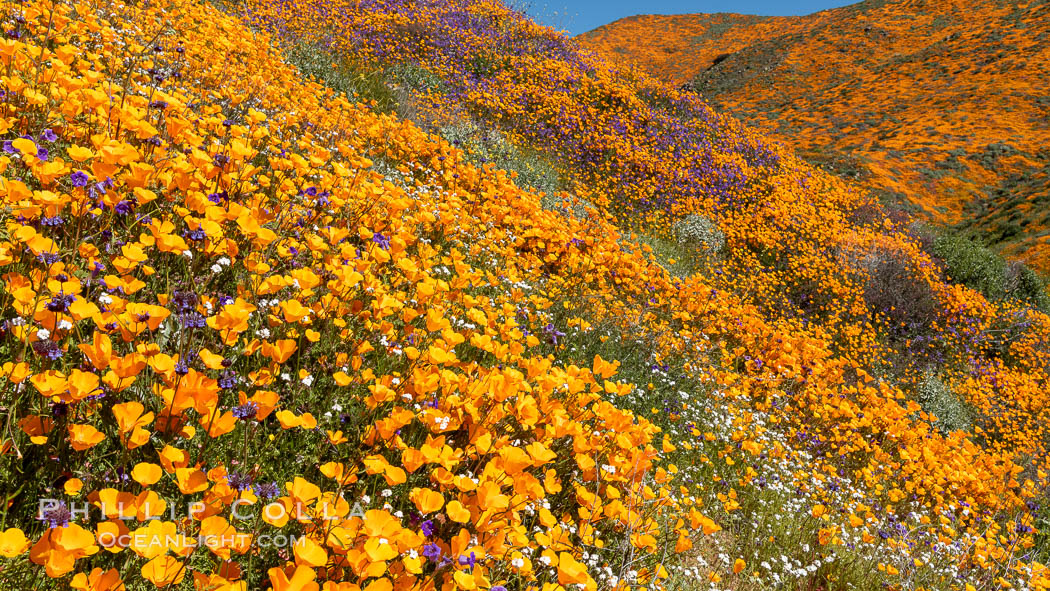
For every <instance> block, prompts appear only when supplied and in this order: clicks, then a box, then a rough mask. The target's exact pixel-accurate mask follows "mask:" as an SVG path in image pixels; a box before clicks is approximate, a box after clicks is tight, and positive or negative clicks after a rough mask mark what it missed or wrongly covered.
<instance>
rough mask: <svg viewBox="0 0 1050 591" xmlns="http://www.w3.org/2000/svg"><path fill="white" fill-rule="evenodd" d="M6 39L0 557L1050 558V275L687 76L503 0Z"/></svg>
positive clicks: (651, 561)
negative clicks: (914, 212)
mask: <svg viewBox="0 0 1050 591" xmlns="http://www.w3.org/2000/svg"><path fill="white" fill-rule="evenodd" d="M0 34H2V37H3V38H2V39H0V62H2V64H3V70H2V72H0V135H2V142H3V143H2V152H0V200H2V209H0V218H2V222H3V223H2V227H0V282H2V290H0V494H2V500H3V502H2V504H0V589H3V590H7V589H12V590H14V589H26V590H35V589H49V590H50V589H63V590H64V589H75V590H77V591H121V590H126V591H140V590H141V591H148V590H153V589H162V590H183V591H189V590H195V591H249V590H257V589H262V590H268V589H272V590H275V591H358V590H365V591H390V590H393V589H398V590H402V589H435V590H436V589H441V590H443V591H445V590H452V589H468V590H471V589H481V590H491V591H508V590H526V589H533V588H535V589H541V590H543V591H550V590H555V589H569V590H572V591H576V590H579V589H586V590H598V589H601V590H605V589H683V590H693V589H719V590H721V589H732V590H745V589H746V590H751V589H754V590H758V589H798V590H803V589H806V590H818V589H821V590H825V589H826V590H830V589H858V590H869V589H901V590H903V589H916V590H917V589H928V590H932V589H957V590H964V591H974V590H977V589H981V590H985V589H989V590H990V589H1047V588H1050V570H1047V567H1046V566H1045V564H1047V562H1048V560H1050V533H1044V532H1045V531H1046V532H1050V530H1047V529H1046V528H1050V495H1048V488H1047V474H1046V469H1047V466H1046V463H1047V451H1048V449H1047V448H1048V446H1050V424H1048V423H1047V421H1046V409H1047V406H1048V404H1050V384H1048V374H1050V316H1048V312H1050V305H1047V303H1046V298H1047V293H1046V290H1045V285H1044V284H1042V283H1039V282H1040V281H1041V279H1039V278H1038V277H1036V278H1034V279H1032V281H1033V282H1035V283H1032V285H1035V286H1036V287H1034V288H1033V289H1031V290H1029V292H1026V293H1028V294H1029V295H1028V296H1026V297H1020V296H1019V295H1018V294H1019V293H1020V292H1018V291H1016V290H1012V289H1006V288H1005V287H1004V288H1002V289H1001V290H1000V291H998V292H996V293H994V294H993V293H992V292H990V291H988V290H987V289H986V290H984V291H982V290H981V289H978V288H976V287H974V285H976V284H974V285H968V284H967V283H966V282H963V281H960V280H958V279H957V278H956V277H955V276H954V275H953V274H952V273H949V271H948V270H947V268H946V263H945V260H944V258H943V257H940V256H937V255H936V254H935V253H934V249H933V247H932V246H931V245H932V244H933V243H935V242H936V237H931V236H929V235H928V234H927V233H928V230H927V229H924V228H923V227H921V226H919V225H917V224H916V223H915V221H914V220H912V219H910V218H906V217H901V216H892V215H888V214H887V213H886V212H885V211H883V210H882V209H881V206H880V205H879V204H878V203H876V202H874V201H873V200H872V199H871V198H870V196H869V195H868V194H867V193H866V192H865V191H863V190H861V189H859V188H858V187H855V186H853V185H851V184H849V183H847V182H846V181H843V180H841V179H838V178H836V177H833V176H831V175H830V174H828V173H826V172H824V171H822V170H819V169H817V168H813V167H811V166H810V165H808V164H806V163H805V162H803V161H802V160H801V159H799V158H798V157H796V156H795V155H794V153H793V152H792V151H791V150H790V149H789V148H787V147H785V146H784V145H782V144H780V143H778V142H775V141H772V140H770V139H767V138H766V137H764V136H762V135H761V134H760V133H758V132H756V131H753V130H751V129H749V128H747V127H745V126H743V125H741V124H740V123H738V122H737V121H735V120H734V119H732V118H731V117H730V116H728V115H725V114H722V113H719V112H717V111H715V110H714V109H712V108H711V107H709V106H708V105H706V104H705V103H704V102H703V100H702V99H701V98H700V97H699V96H698V95H697V94H696V93H694V92H691V91H689V90H687V89H678V88H676V87H673V86H668V85H666V84H663V83H661V82H660V81H658V80H656V79H654V78H651V77H649V76H648V75H646V74H644V73H643V72H641V71H639V70H637V69H635V68H631V67H627V66H623V65H619V64H615V63H613V62H610V61H607V60H606V59H605V58H602V57H599V56H597V55H595V54H593V53H590V52H588V51H585V50H583V49H581V48H579V47H578V46H577V44H576V42H575V41H572V40H570V39H568V38H566V37H565V36H564V35H562V34H560V33H558V32H556V31H553V30H551V29H549V28H545V27H542V26H540V25H538V24H536V23H534V22H533V21H531V20H530V19H529V18H528V17H526V16H525V15H523V14H522V13H520V12H517V11H515V10H513V9H511V8H508V7H507V6H505V5H503V4H501V3H499V2H497V1H495V0H442V1H432V0H282V1H280V2H263V1H259V0H224V1H219V0H216V1H215V2H209V1H206V0H148V1H141V2H126V3H125V2H121V1H120V0H107V1H105V2H102V1H97V0H21V1H14V0H7V1H5V2H4V4H3V16H2V30H0ZM955 250H957V249H955ZM960 264H961V263H960ZM955 275H958V273H956V274H955ZM960 277H961V275H960ZM971 283H973V282H971ZM1004 285H1005V284H1004ZM1040 290H1041V291H1040Z"/></svg>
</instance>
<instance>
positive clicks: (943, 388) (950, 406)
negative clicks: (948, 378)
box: [915, 370, 974, 434]
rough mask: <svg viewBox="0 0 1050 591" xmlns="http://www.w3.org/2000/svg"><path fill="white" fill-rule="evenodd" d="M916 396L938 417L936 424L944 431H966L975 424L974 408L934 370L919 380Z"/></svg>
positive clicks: (930, 412)
mask: <svg viewBox="0 0 1050 591" xmlns="http://www.w3.org/2000/svg"><path fill="white" fill-rule="evenodd" d="M915 398H916V402H918V403H919V406H921V407H922V409H923V410H925V411H926V412H927V413H929V414H931V415H934V416H935V417H937V422H936V423H934V426H935V427H937V429H939V430H940V431H941V432H942V433H945V434H947V433H951V432H953V431H966V430H968V429H969V428H970V426H971V425H972V424H973V414H974V413H973V410H972V409H971V408H970V407H969V405H967V404H966V403H965V402H964V401H962V400H960V399H959V396H958V395H956V394H955V392H953V391H952V389H951V388H950V387H948V385H947V384H945V383H944V381H943V380H941V378H940V376H938V375H937V374H936V373H934V372H933V371H932V370H927V371H926V372H925V373H924V374H923V376H922V379H921V380H919V384H918V386H917V387H916V388H915Z"/></svg>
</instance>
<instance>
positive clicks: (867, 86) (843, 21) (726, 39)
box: [580, 0, 1050, 271]
mask: <svg viewBox="0 0 1050 591" xmlns="http://www.w3.org/2000/svg"><path fill="white" fill-rule="evenodd" d="M580 41H581V42H582V43H583V44H584V45H585V46H588V47H590V48H594V49H598V50H601V51H603V52H605V53H607V54H610V55H613V56H619V57H620V58H621V59H622V58H626V59H628V60H630V61H632V62H634V63H637V64H639V65H641V66H643V67H644V68H646V69H647V70H649V71H650V72H652V73H654V74H656V75H658V76H660V77H663V78H664V79H670V80H672V81H675V82H679V83H682V84H690V85H692V86H693V87H695V88H696V89H697V90H698V91H700V92H701V93H702V94H703V95H704V98H705V99H706V100H707V101H709V102H711V103H714V104H716V105H720V106H722V107H724V108H727V109H729V110H731V111H732V112H733V113H734V114H735V115H736V116H738V117H740V118H742V119H744V120H746V121H748V122H750V123H752V124H757V125H759V126H760V127H762V128H764V129H765V130H766V131H769V132H772V133H773V134H774V135H775V136H776V137H778V138H780V139H782V140H783V141H785V142H787V143H789V144H790V145H792V146H793V147H795V148H796V150H798V151H799V153H800V154H801V155H802V156H803V157H805V158H806V159H808V160H810V161H811V162H815V163H818V164H821V165H822V166H825V167H826V168H830V169H833V170H834V171H836V172H838V173H839V174H845V175H846V176H850V177H853V178H857V179H859V180H862V181H863V182H864V183H865V184H867V185H868V186H870V187H872V188H874V189H876V190H878V192H879V193H880V194H882V195H883V196H886V197H891V198H894V199H899V200H901V201H902V202H903V203H905V204H907V205H908V206H909V208H912V209H915V210H917V211H920V212H921V213H922V214H923V215H924V216H925V217H927V218H928V219H930V220H933V221H936V222H941V223H948V224H958V225H959V226H960V227H962V228H963V229H965V230H969V231H974V232H975V233H978V234H979V235H980V237H981V239H982V240H984V241H985V242H987V243H989V244H995V245H997V246H998V247H999V248H1000V249H1001V250H1002V251H1003V252H1004V254H1007V255H1009V256H1011V257H1014V258H1019V259H1023V260H1026V261H1028V262H1029V263H1030V264H1033V265H1034V266H1036V267H1040V268H1042V270H1044V271H1046V270H1048V269H1050V180H1048V179H1050V176H1048V173H1050V150H1048V148H1047V147H1046V146H1047V138H1048V131H1050V97H1048V96H1047V95H1046V92H1045V88H1047V85H1048V83H1050V76H1048V72H1050V4H1047V3H1045V2H1038V1H1032V2H1022V1H1008V0H976V1H974V2H961V1H941V2H927V1H925V0H879V1H865V2H860V3H858V4H854V5H851V6H846V7H843V8H836V9H832V10H827V11H823V12H819V13H816V14H812V15H809V16H805V17H756V16H744V15H736V14H712V15H705V14H697V15H678V16H637V17H631V18H627V19H623V20H620V21H617V22H615V23H612V24H609V25H606V26H604V27H601V28H599V29H596V30H595V31H592V32H590V33H586V34H584V35H582V36H581V37H580Z"/></svg>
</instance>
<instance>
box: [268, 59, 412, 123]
mask: <svg viewBox="0 0 1050 591" xmlns="http://www.w3.org/2000/svg"><path fill="white" fill-rule="evenodd" d="M285 57H286V58H287V60H288V63H290V64H292V65H293V66H295V67H296V68H298V69H299V71H300V72H302V73H303V74H304V75H306V76H309V77H311V78H313V79H314V80H316V81H317V82H319V83H321V84H323V85H325V86H327V87H329V88H331V89H332V90H334V91H336V92H339V93H342V94H345V95H346V96H347V97H349V98H350V99H352V100H354V101H357V102H363V103H369V104H370V105H372V107H373V108H374V109H375V110H377V111H380V112H382V113H392V112H394V111H395V110H396V109H397V106H398V100H397V96H396V94H395V93H394V91H393V90H392V89H391V88H390V86H389V85H388V84H387V80H388V77H387V75H386V73H385V72H384V71H383V70H382V69H377V68H369V67H365V66H363V65H360V64H356V63H353V62H350V61H347V60H346V59H344V58H341V57H337V56H336V55H335V54H333V53H332V52H331V51H329V50H328V49H326V48H324V47H322V46H321V45H320V44H317V43H312V42H308V41H300V42H299V43H297V44H295V45H293V46H291V47H289V48H288V49H287V50H286V52H285Z"/></svg>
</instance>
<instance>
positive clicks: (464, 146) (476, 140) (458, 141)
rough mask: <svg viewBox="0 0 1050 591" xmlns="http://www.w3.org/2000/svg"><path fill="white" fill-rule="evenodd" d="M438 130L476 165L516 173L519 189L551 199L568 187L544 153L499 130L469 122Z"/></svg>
mask: <svg viewBox="0 0 1050 591" xmlns="http://www.w3.org/2000/svg"><path fill="white" fill-rule="evenodd" d="M437 131H438V134H439V135H441V137H443V138H444V139H445V140H446V141H448V142H450V143H452V144H453V145H455V146H457V147H458V148H460V149H461V150H463V151H464V152H466V154H467V157H468V158H469V159H470V160H471V161H473V162H474V163H475V164H479V165H486V164H491V165H493V166H495V167H496V168H498V169H500V170H505V171H507V172H511V173H514V174H515V175H516V177H515V183H516V184H517V185H518V186H524V187H529V188H531V189H534V190H536V191H538V192H542V193H545V194H546V195H548V196H550V195H554V194H555V193H558V192H561V191H565V190H566V189H567V188H568V182H567V181H566V180H565V179H564V177H563V175H562V172H561V171H560V170H558V168H557V167H556V166H554V164H553V163H552V162H551V161H550V160H549V159H547V158H546V157H545V156H544V155H543V154H542V153H540V152H539V151H538V150H534V149H532V148H528V147H523V146H520V145H518V144H515V143H514V142H512V141H511V140H510V139H508V138H507V137H506V136H505V135H504V134H503V133H502V132H500V131H499V130H498V129H496V128H493V127H486V126H483V125H480V124H478V123H477V122H475V121H467V122H465V123H460V124H458V125H451V126H446V127H442V128H440V129H438V130H437Z"/></svg>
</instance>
